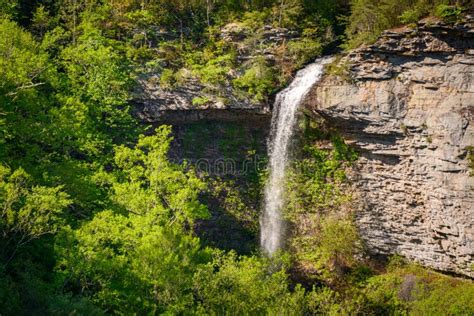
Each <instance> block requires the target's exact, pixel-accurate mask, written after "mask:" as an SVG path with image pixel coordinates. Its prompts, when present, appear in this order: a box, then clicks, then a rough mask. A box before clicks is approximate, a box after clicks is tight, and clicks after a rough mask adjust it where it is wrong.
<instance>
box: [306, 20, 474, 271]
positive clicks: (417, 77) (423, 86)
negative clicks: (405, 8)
mask: <svg viewBox="0 0 474 316" xmlns="http://www.w3.org/2000/svg"><path fill="white" fill-rule="evenodd" d="M330 72H331V73H332V74H331V73H329V74H328V75H327V76H326V77H325V79H324V80H323V81H322V82H320V83H319V84H318V85H317V86H315V87H314V88H313V90H312V92H311V96H310V98H309V101H308V106H309V108H310V110H311V111H313V112H314V113H315V114H317V115H319V116H322V117H323V118H325V119H326V121H327V122H329V124H330V125H332V126H333V127H335V128H337V129H338V130H339V131H340V132H341V133H342V134H343V135H344V136H345V138H346V139H347V140H348V142H349V143H351V144H352V145H353V146H355V147H356V148H357V149H358V152H359V155H360V159H359V161H358V163H357V165H356V166H355V171H354V172H353V175H352V178H351V180H352V182H353V184H354V188H355V194H354V201H355V202H357V203H354V205H357V206H356V210H355V214H356V221H357V225H358V227H359V230H360V235H361V237H362V238H363V240H364V241H365V244H366V246H367V249H368V250H369V251H370V252H372V253H374V254H382V255H389V254H395V253H397V254H401V255H403V256H406V257H407V258H410V259H412V260H415V261H417V262H419V263H421V264H423V265H425V266H428V267H431V268H434V269H438V270H442V271H445V272H452V273H457V274H463V275H466V276H470V277H474V260H473V259H474V190H473V189H474V177H473V173H474V170H473V165H474V147H473V146H474V126H473V123H472V120H473V116H474V17H473V16H467V17H466V19H465V20H464V21H463V23H459V24H457V25H454V26H453V25H447V24H444V23H443V22H442V21H438V20H434V19H426V20H424V21H421V22H420V23H418V24H417V25H416V27H413V28H400V29H395V30H390V31H386V32H385V33H384V34H383V35H382V36H381V37H380V38H379V40H378V41H377V42H376V43H374V44H373V45H370V46H364V47H361V48H359V49H357V50H354V51H352V52H350V53H348V54H347V55H346V56H344V57H343V58H342V59H341V60H340V61H339V62H338V64H337V65H333V67H331V68H330Z"/></svg>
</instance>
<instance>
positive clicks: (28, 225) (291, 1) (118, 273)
mask: <svg viewBox="0 0 474 316" xmlns="http://www.w3.org/2000/svg"><path fill="white" fill-rule="evenodd" d="M468 5H469V1H441V0H440V1H429V0H412V1H406V0H403V1H389V0H384V1H373V0H352V1H349V0H337V1H334V0H320V1H312V0H206V1H204V0H191V1H190V0H156V1H138V0H122V1H109V0H103V1H95V0H87V1H86V0H56V1H53V0H36V1H26V0H0V160H1V162H0V314H1V315H22V314H25V315H26V314H59V315H62V314H68V315H69V314H71V315H76V314H78V315H101V314H161V313H168V314H234V313H235V314H340V313H343V314H356V313H364V314H380V313H391V314H400V313H405V312H412V313H415V314H420V315H422V314H439V313H442V312H447V313H448V314H452V315H455V314H472V313H474V306H473V302H474V300H473V299H472V298H473V296H474V286H473V285H472V283H471V282H469V281H462V280H458V279H453V278H449V277H445V276H441V275H439V274H436V273H433V272H427V271H425V270H423V269H421V268H418V267H416V266H411V265H405V264H404V263H401V262H400V260H395V261H394V262H392V264H391V265H390V266H389V270H387V272H386V273H379V272H381V271H376V270H375V269H372V268H369V266H370V264H368V263H367V261H366V260H365V258H363V247H362V245H361V244H360V241H359V239H358V236H357V231H356V230H355V228H354V225H353V223H352V219H351V215H350V212H343V211H341V210H342V209H343V208H344V207H345V206H347V202H348V201H350V196H349V195H347V194H346V192H345V191H344V190H343V188H344V183H345V172H346V169H347V168H350V163H351V161H353V160H354V159H355V158H356V156H355V155H354V153H353V152H352V150H350V149H349V148H348V147H347V146H346V145H345V144H344V142H343V140H342V139H340V138H338V137H337V136H335V135H333V134H331V133H329V132H327V131H325V132H322V133H323V134H318V133H321V131H320V130H319V129H318V128H315V127H314V126H313V127H310V128H307V129H306V131H307V133H306V134H305V137H307V138H306V140H304V142H305V144H306V147H305V153H304V159H303V160H301V162H300V164H301V165H300V166H295V169H294V170H295V172H294V173H293V174H292V175H291V177H290V181H289V184H288V185H289V188H290V192H291V194H290V198H289V203H288V219H289V221H290V223H291V224H292V225H294V226H295V227H296V229H295V231H297V232H299V234H295V235H294V236H291V244H290V245H289V249H290V252H291V253H290V254H282V255H281V256H279V257H277V258H273V259H271V260H270V259H267V258H262V257H260V256H259V254H258V253H255V254H253V255H252V254H251V250H252V249H255V248H252V247H250V248H249V247H247V248H246V247H243V246H241V245H236V243H235V242H234V243H232V242H211V241H209V240H206V238H199V237H198V234H197V233H196V227H198V226H199V225H198V223H200V222H202V221H203V220H205V219H208V218H209V217H210V216H211V214H210V211H209V207H210V204H212V203H211V202H212V201H213V199H214V200H222V203H221V206H220V207H222V208H224V209H225V210H224V211H225V212H226V214H228V216H229V217H232V218H234V219H235V221H237V222H239V224H240V225H241V226H242V227H244V228H245V231H247V232H248V233H249V234H251V235H252V236H255V235H257V234H258V231H257V230H258V202H255V201H258V200H259V198H260V188H261V181H262V178H263V177H264V175H262V174H258V173H255V172H254V173H250V174H249V175H248V179H247V180H248V182H247V183H246V184H245V185H244V186H240V187H238V185H237V184H236V183H235V181H234V180H228V179H212V178H208V177H201V176H198V175H197V173H196V172H195V170H193V168H191V167H190V166H189V165H186V164H177V163H172V162H170V161H169V159H168V150H169V147H170V142H171V137H170V134H171V129H170V127H166V126H161V127H158V128H157V129H153V130H150V129H148V130H147V129H146V128H145V127H144V126H143V125H141V124H139V123H138V122H136V120H135V119H134V118H133V116H132V114H131V113H132V109H131V100H132V98H133V93H134V91H135V86H136V84H137V81H138V80H137V79H139V78H155V77H156V76H158V80H157V81H156V84H157V85H160V87H161V88H163V89H174V88H176V87H179V86H186V85H187V84H189V82H192V81H196V80H197V81H198V82H199V84H201V85H202V88H203V94H202V95H201V96H198V97H196V98H195V99H194V100H193V104H194V105H195V106H196V107H199V106H202V105H205V104H206V103H207V102H209V101H210V99H211V98H214V97H217V98H220V100H221V101H222V102H223V103H224V104H225V103H226V102H228V100H227V99H228V98H230V96H229V95H226V94H225V91H226V87H232V89H233V90H234V94H233V96H231V97H233V98H234V97H235V98H236V99H245V100H250V102H265V101H267V100H268V99H269V97H270V96H271V95H272V93H274V92H275V91H276V90H278V89H279V88H280V87H282V86H283V85H284V84H286V82H287V81H288V80H289V79H290V78H291V76H292V74H293V73H294V71H295V70H296V69H297V68H299V67H301V66H302V65H303V64H305V63H307V62H308V61H310V60H312V59H313V58H315V57H316V56H318V55H320V54H321V53H322V51H323V49H324V48H325V47H326V46H327V45H329V44H331V43H338V41H339V42H341V41H345V43H348V44H349V46H353V45H356V44H359V43H361V42H365V41H367V40H371V39H373V38H374V37H375V36H376V35H377V34H378V33H379V32H380V31H381V30H382V29H384V28H387V27H392V26H395V25H397V24H399V23H412V22H414V21H416V20H417V19H419V18H421V17H423V16H425V15H427V14H430V13H433V14H436V15H438V16H440V17H442V18H445V19H447V20H450V21H455V20H456V19H457V18H458V17H459V15H460V14H461V13H462V12H463V10H464V8H467V6H468ZM232 23H234V24H235V25H237V26H236V27H237V29H239V30H241V32H242V33H245V34H247V35H246V36H245V38H244V40H243V41H242V42H239V43H231V42H226V41H224V40H223V39H222V38H221V37H220V34H219V33H220V30H221V29H222V28H223V27H225V26H226V25H228V24H232ZM267 25H271V27H273V28H286V29H289V30H291V31H294V32H296V33H295V34H297V36H296V37H295V38H292V39H290V40H288V41H283V42H282V43H281V44H280V45H278V46H277V47H273V46H271V44H269V43H266V42H265V41H264V36H265V35H264V30H265V27H266V26H267ZM239 45H243V47H242V46H239ZM239 49H244V50H247V53H250V54H251V55H253V57H254V58H251V60H249V61H244V62H242V60H240V59H239V58H238V56H239V54H240V53H241V52H240V51H239ZM268 49H270V50H271V51H272V53H273V56H275V58H274V59H272V60H269V59H268V58H266V57H265V51H266V50H268ZM154 76H155V77H154ZM238 128H239V127H238V126H237V127H236V126H233V127H231V128H229V129H227V131H226V133H227V134H226V135H227V136H225V137H223V138H222V139H221V142H220V144H219V146H220V148H221V149H222V152H224V155H225V156H227V155H229V156H232V155H235V154H240V153H239V152H238V151H236V148H238V147H239V143H240V142H241V139H240V136H239V130H238ZM218 132H219V131H217V133H218ZM144 133H145V134H146V135H147V136H144V135H143V134H144ZM315 133H316V134H315ZM139 135H141V136H139ZM200 137H201V140H200V141H198V139H199V138H200ZM206 137H207V138H212V137H214V135H212V134H209V135H208V134H205V132H203V131H202V130H201V129H199V130H198V131H197V132H195V133H194V134H193V135H191V136H189V138H188V139H187V143H186V141H185V143H184V145H183V146H184V147H185V148H186V146H192V147H194V148H197V147H199V146H201V145H200V143H199V142H201V143H204V144H205V142H206V140H203V139H202V138H206ZM317 142H326V143H330V144H332V149H331V150H330V151H324V150H321V149H318V147H317V146H314V144H315V143H317ZM189 143H190V144H189ZM203 146H205V145H203ZM250 149H251V148H249V151H248V153H247V154H248V155H249V156H252V155H255V151H253V150H250ZM296 167H299V168H296ZM299 170H302V171H301V172H300V171H299ZM242 187H243V188H244V189H243V190H242ZM249 201H253V202H249ZM305 221H310V222H311V223H312V224H311V225H313V226H311V225H310V226H307V227H305V226H304V225H302V223H304V222H305ZM219 237H220V238H222V239H227V240H230V239H232V237H233V236H227V235H226V234H223V236H219ZM229 245H230V246H229ZM220 248H221V249H220ZM229 248H233V249H235V250H236V251H239V254H238V253H237V252H236V251H234V250H230V251H229ZM242 253H245V255H243V254H242ZM361 258H362V259H361ZM295 266H297V267H298V269H300V270H299V271H298V272H296V273H295V272H294V271H295V269H294V267H295ZM301 267H303V268H301ZM298 269H297V270H298ZM301 271H303V272H305V275H304V285H305V286H304V287H303V286H302V285H300V284H298V282H297V281H296V280H298V277H299V274H300V273H301Z"/></svg>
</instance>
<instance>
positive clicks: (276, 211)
mask: <svg viewBox="0 0 474 316" xmlns="http://www.w3.org/2000/svg"><path fill="white" fill-rule="evenodd" d="M330 61H331V59H330V58H321V59H318V60H317V61H316V62H314V63H312V64H310V65H308V66H307V67H306V68H304V69H302V70H300V71H298V73H297V74H296V77H295V79H294V80H293V82H291V84H290V85H289V86H288V87H287V88H286V89H284V90H282V91H281V92H279V93H278V95H277V96H276V99H275V104H274V108H273V115H272V125H271V133H270V142H269V147H270V148H269V152H270V161H269V171H270V174H269V179H268V181H267V184H266V186H265V197H264V198H265V200H264V206H265V209H264V212H263V215H262V218H261V223H260V243H261V247H262V249H263V250H264V252H265V253H266V254H267V255H272V254H273V253H275V251H277V250H278V249H280V248H281V246H282V238H283V234H284V223H283V218H282V214H281V210H282V208H283V205H284V202H285V199H284V191H285V188H284V186H285V174H286V167H287V165H288V159H289V155H288V150H289V147H290V142H291V139H292V137H293V132H294V128H295V124H296V116H297V112H298V108H299V105H300V104H301V103H302V102H303V100H304V98H305V96H306V94H307V93H308V92H309V90H310V89H311V87H312V86H313V85H314V84H315V83H317V82H318V81H319V80H320V79H321V77H322V74H323V70H324V65H325V64H327V63H328V62H330Z"/></svg>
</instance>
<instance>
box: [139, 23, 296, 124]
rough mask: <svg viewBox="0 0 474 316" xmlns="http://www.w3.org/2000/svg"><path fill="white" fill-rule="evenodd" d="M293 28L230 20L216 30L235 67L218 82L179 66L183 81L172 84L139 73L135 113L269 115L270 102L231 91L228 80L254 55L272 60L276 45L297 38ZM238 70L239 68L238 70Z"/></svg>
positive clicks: (184, 118)
mask: <svg viewBox="0 0 474 316" xmlns="http://www.w3.org/2000/svg"><path fill="white" fill-rule="evenodd" d="M297 36H298V34H297V32H296V31H291V30H288V29H285V28H278V27H273V26H269V25H265V26H263V27H261V28H257V30H255V29H252V28H250V27H248V26H246V25H245V24H243V23H230V24H228V25H226V26H224V27H223V28H222V29H221V31H220V38H221V39H222V40H223V41H224V42H226V43H227V45H230V46H232V47H234V48H235V50H236V52H237V56H236V64H237V66H236V68H235V69H232V70H231V71H229V73H228V74H227V77H228V78H227V82H223V83H222V84H218V85H215V84H209V83H202V82H200V80H199V79H198V78H196V77H195V76H194V75H193V73H192V72H191V71H189V70H187V69H182V70H181V71H182V73H181V75H180V76H181V77H182V78H183V80H182V81H183V82H181V83H180V84H176V85H175V86H173V87H164V86H163V85H161V84H160V76H161V74H160V73H149V74H142V76H141V78H139V79H138V83H139V85H138V89H137V91H136V93H135V98H134V103H135V104H136V107H135V109H136V115H137V116H138V117H139V118H140V119H141V120H143V121H148V122H155V121H168V122H175V121H179V122H189V121H196V120H200V119H219V120H246V119H247V118H248V117H250V116H255V115H257V116H267V117H269V116H270V113H271V111H270V105H269V104H270V103H271V102H264V101H262V102H256V101H255V100H253V99H252V97H253V96H251V95H244V94H242V93H236V91H234V89H233V87H232V84H231V81H232V80H233V79H235V78H236V77H237V76H238V75H241V73H240V72H241V70H239V69H240V68H245V66H246V65H247V64H248V63H251V62H252V60H254V59H255V58H256V57H263V58H264V59H265V60H266V61H267V62H268V63H269V64H273V63H274V62H275V60H276V59H277V57H276V52H277V48H278V47H279V46H280V45H281V44H282V43H283V42H285V41H288V40H291V39H295V38H297ZM239 71H240V72H239Z"/></svg>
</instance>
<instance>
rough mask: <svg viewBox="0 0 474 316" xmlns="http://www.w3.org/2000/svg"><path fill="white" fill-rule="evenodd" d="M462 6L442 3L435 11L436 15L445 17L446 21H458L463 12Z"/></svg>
mask: <svg viewBox="0 0 474 316" xmlns="http://www.w3.org/2000/svg"><path fill="white" fill-rule="evenodd" d="M463 10H464V9H463V8H462V7H458V6H452V5H447V4H440V5H438V6H437V7H436V9H435V11H434V13H435V15H436V16H438V17H440V18H443V20H445V21H446V22H451V23H452V22H456V21H457V20H458V19H459V18H460V17H461V13H462V12H463Z"/></svg>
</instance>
